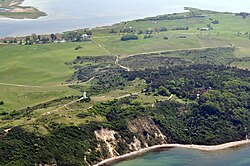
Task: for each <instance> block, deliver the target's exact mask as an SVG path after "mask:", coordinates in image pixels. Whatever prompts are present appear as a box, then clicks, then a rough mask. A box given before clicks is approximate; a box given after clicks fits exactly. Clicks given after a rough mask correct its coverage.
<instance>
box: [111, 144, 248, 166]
mask: <svg viewBox="0 0 250 166" xmlns="http://www.w3.org/2000/svg"><path fill="white" fill-rule="evenodd" d="M115 166H250V145H246V146H241V147H237V148H229V149H225V150H220V151H215V152H203V151H199V150H191V149H180V148H173V149H169V150H166V151H162V152H154V153H149V154H146V155H144V156H141V157H138V158H135V159H131V160H128V161H123V162H120V163H118V164H116V165H115Z"/></svg>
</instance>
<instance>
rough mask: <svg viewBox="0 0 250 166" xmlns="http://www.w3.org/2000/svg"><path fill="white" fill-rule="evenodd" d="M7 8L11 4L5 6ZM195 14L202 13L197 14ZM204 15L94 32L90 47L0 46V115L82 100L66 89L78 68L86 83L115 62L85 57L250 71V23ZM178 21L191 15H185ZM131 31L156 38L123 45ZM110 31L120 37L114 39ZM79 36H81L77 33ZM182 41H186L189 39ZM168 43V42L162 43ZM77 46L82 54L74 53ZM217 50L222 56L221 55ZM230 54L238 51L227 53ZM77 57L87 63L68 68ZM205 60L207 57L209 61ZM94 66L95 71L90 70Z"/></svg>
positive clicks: (230, 16)
mask: <svg viewBox="0 0 250 166" xmlns="http://www.w3.org/2000/svg"><path fill="white" fill-rule="evenodd" d="M6 4H7V1H5V5H6ZM194 12H197V13H198V12H200V11H198V10H196V9H195V10H194ZM202 12H203V15H204V16H205V17H202V18H196V17H194V18H186V19H173V20H156V21H147V20H145V21H136V20H134V21H128V22H125V23H124V22H123V23H119V24H115V25H113V26H109V27H102V28H95V29H92V32H93V37H92V38H93V41H92V42H91V41H88V42H80V43H74V42H67V43H50V44H44V45H39V44H36V45H30V46H29V45H28V46H24V45H6V44H2V45H0V53H1V56H0V76H1V77H0V90H1V94H0V101H4V103H5V104H4V105H3V106H0V110H2V111H8V112H9V111H12V110H19V109H23V108H26V107H28V106H32V105H36V104H39V103H43V102H46V101H49V100H52V99H56V98H61V97H65V96H71V95H79V94H80V92H79V90H77V89H76V90H74V89H72V88H68V87H67V86H62V84H63V83H65V82H66V81H67V80H72V81H77V80H74V79H76V78H74V79H72V75H73V74H74V72H75V71H76V70H75V69H74V68H79V66H81V67H83V69H84V71H85V70H86V71H85V74H86V73H88V72H89V73H88V74H86V76H85V77H86V78H91V77H92V76H94V75H95V74H96V73H98V72H97V71H98V70H100V66H102V67H101V68H104V67H105V66H106V67H108V66H109V65H112V66H114V65H115V63H114V62H112V61H113V60H111V62H109V63H108V64H106V65H102V64H101V63H96V62H94V61H88V58H87V57H91V56H107V55H113V56H119V57H120V58H122V59H121V60H120V63H121V64H122V65H123V66H127V67H129V68H131V69H132V70H133V69H136V70H137V69H144V68H147V67H149V66H148V65H147V64H148V63H150V62H154V63H150V68H157V67H161V66H164V65H166V64H165V63H162V60H165V61H166V60H168V61H170V62H171V63H173V64H174V65H181V64H182V63H184V62H185V63H184V64H186V63H187V64H188V63H208V62H209V63H214V64H224V65H231V66H237V67H239V68H243V69H250V65H249V60H246V58H248V57H250V49H249V48H250V40H249V33H248V32H249V31H250V30H249V26H250V21H249V20H250V17H247V18H246V19H243V18H242V17H240V16H235V15H234V14H225V13H211V12H206V11H202ZM179 15H181V16H182V15H187V13H184V14H179ZM211 19H213V20H218V21H219V24H212V23H211ZM208 24H210V25H211V26H212V27H213V30H208V31H200V30H198V29H197V28H203V27H206V26H207V25H208ZM161 27H165V28H167V29H168V30H167V31H163V32H161V31H156V30H155V29H159V28H161ZM176 27H188V30H172V29H173V28H176ZM127 28H132V29H133V30H134V32H132V33H135V34H137V33H138V32H139V31H147V30H152V31H153V33H152V34H151V38H148V39H144V36H145V34H140V35H138V36H139V39H138V40H133V41H121V36H122V35H124V34H126V33H123V32H121V33H120V31H122V30H124V29H127ZM112 29H113V31H115V32H116V33H110V31H111V30H112ZM78 32H81V33H83V30H78ZM179 36H185V38H180V37H179ZM164 37H168V39H167V40H164V39H163V38H164ZM77 46H81V47H82V48H81V49H79V50H75V48H76V47H77ZM210 48H211V50H210V51H209V49H210ZM217 48H219V50H220V49H221V50H220V51H218V50H217ZM223 48H225V49H223ZM230 48H232V49H234V51H231V52H230V51H229V52H228V49H229V50H230ZM207 49H208V50H207ZM213 49H214V50H213ZM185 50H190V51H191V55H190V56H188V57H187V56H186V53H185ZM196 50H197V51H196ZM216 50H217V51H216ZM166 51H172V53H167V54H165V53H163V54H162V52H166ZM159 53H160V54H159ZM137 54H145V57H143V56H134V57H130V56H131V55H137ZM151 54H152V55H154V56H151ZM77 56H80V57H85V56H86V58H87V59H86V58H85V59H83V61H85V60H86V62H81V64H78V63H76V64H74V65H66V63H71V62H73V61H74V60H75V59H76V57H77ZM204 56H206V58H205V59H204ZM127 57H130V58H127ZM113 58H114V57H113ZM164 58H165V59H164ZM172 58H174V59H172ZM176 58H177V59H176ZM178 58H179V60H181V61H179V60H178ZM97 59H98V57H97ZM111 59H112V58H111ZM95 61H96V60H95ZM168 63H169V62H168ZM93 65H94V66H96V67H95V68H93V69H88V68H89V67H90V66H93ZM107 65H108V66H107ZM166 66H168V65H166ZM91 73H92V74H91ZM93 73H95V74H93ZM12 84H13V85H12Z"/></svg>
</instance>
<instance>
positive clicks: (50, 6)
mask: <svg viewBox="0 0 250 166" xmlns="http://www.w3.org/2000/svg"><path fill="white" fill-rule="evenodd" d="M23 5H26V6H27V5H28V6H35V7H37V8H38V9H40V10H42V11H44V12H46V13H48V16H47V17H43V18H40V19H37V20H28V19H25V20H13V19H6V18H0V37H6V36H18V35H28V34H31V33H37V34H42V33H52V32H53V33H56V32H62V31H65V30H73V29H78V28H86V27H95V26H102V25H110V24H113V23H117V22H120V21H127V20H131V19H135V18H143V17H146V16H154V15H158V14H166V13H174V12H181V11H183V7H185V6H191V7H198V8H201V9H211V10H218V11H231V12H239V11H248V12H250V8H249V6H250V1H249V0H237V1H235V0H219V1H218V0H204V1H203V0H25V2H24V4H23Z"/></svg>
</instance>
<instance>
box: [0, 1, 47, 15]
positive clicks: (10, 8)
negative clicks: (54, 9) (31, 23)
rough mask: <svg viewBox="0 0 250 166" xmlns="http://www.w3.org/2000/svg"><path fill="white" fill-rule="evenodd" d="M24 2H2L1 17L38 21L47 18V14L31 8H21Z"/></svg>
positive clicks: (0, 2)
mask: <svg viewBox="0 0 250 166" xmlns="http://www.w3.org/2000/svg"><path fill="white" fill-rule="evenodd" d="M23 1H24V0H1V1H0V17H7V18H13V19H25V18H27V19H37V18H39V17H42V16H47V14H46V13H44V12H42V11H39V10H38V9H36V8H34V7H31V6H20V5H21V4H22V3H23Z"/></svg>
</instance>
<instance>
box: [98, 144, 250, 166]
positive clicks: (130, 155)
mask: <svg viewBox="0 0 250 166" xmlns="http://www.w3.org/2000/svg"><path fill="white" fill-rule="evenodd" d="M246 144H250V140H249V139H247V140H242V141H235V142H229V143H225V144H220V145H211V146H209V145H193V144H191V145H190V144H163V145H155V146H151V147H148V148H144V149H141V150H139V151H134V152H131V153H127V154H124V155H121V156H116V157H112V158H109V159H106V160H103V161H101V162H99V163H97V164H95V165H94V166H108V165H113V164H115V163H118V162H121V161H124V160H128V159H131V158H135V157H138V156H141V155H144V154H146V153H149V152H153V151H157V150H162V149H168V148H184V149H195V150H200V151H219V150H223V149H228V148H232V147H237V146H241V145H246Z"/></svg>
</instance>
